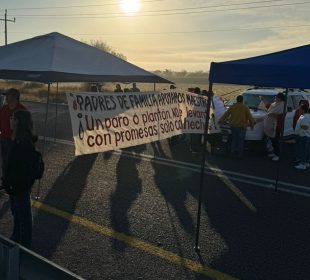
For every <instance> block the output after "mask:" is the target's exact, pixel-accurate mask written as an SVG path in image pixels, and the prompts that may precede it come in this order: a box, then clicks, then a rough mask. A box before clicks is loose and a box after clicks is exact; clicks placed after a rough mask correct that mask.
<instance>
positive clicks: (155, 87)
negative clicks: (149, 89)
mask: <svg viewBox="0 0 310 280" xmlns="http://www.w3.org/2000/svg"><path fill="white" fill-rule="evenodd" d="M154 91H156V84H155V83H154Z"/></svg>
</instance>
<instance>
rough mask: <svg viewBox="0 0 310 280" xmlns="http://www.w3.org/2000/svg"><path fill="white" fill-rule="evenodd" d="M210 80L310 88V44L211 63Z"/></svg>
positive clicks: (213, 81)
mask: <svg viewBox="0 0 310 280" xmlns="http://www.w3.org/2000/svg"><path fill="white" fill-rule="evenodd" d="M209 81H210V82H212V83H227V84H239V85H256V86H266V87H282V88H310V45H305V46H301V47H297V48H293V49H288V50H284V51H280V52H275V53H270V54H266V55H261V56H256V57H251V58H246V59H240V60H232V61H226V62H219V63H215V62H212V63H211V68H210V75H209Z"/></svg>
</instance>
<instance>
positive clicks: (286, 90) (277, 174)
mask: <svg viewBox="0 0 310 280" xmlns="http://www.w3.org/2000/svg"><path fill="white" fill-rule="evenodd" d="M287 98H288V88H286V89H285V100H284V109H283V114H282V116H283V117H282V120H281V122H282V123H281V131H280V138H279V160H278V164H277V173H276V182H275V186H274V190H275V192H277V191H278V183H279V176H280V165H281V161H282V148H283V132H284V124H285V116H286V106H287Z"/></svg>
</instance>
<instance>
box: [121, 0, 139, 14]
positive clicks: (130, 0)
mask: <svg viewBox="0 0 310 280" xmlns="http://www.w3.org/2000/svg"><path fill="white" fill-rule="evenodd" d="M119 4H120V6H121V8H122V10H123V12H124V13H125V14H134V13H136V12H138V11H139V9H140V4H141V3H140V0H120V2H119Z"/></svg>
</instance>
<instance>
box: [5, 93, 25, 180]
mask: <svg viewBox="0 0 310 280" xmlns="http://www.w3.org/2000/svg"><path fill="white" fill-rule="evenodd" d="M3 95H5V100H6V104H5V105H3V106H2V107H1V109H0V142H1V155H2V162H1V164H2V176H3V174H4V173H5V170H6V168H7V161H8V153H9V149H10V145H11V142H12V140H11V138H12V129H11V126H10V120H11V118H12V116H13V114H14V112H16V111H19V110H26V108H25V107H24V106H23V105H22V104H21V103H20V102H19V97H20V92H19V91H18V90H17V89H15V88H10V89H8V90H7V91H6V92H4V93H3ZM1 105H2V104H1Z"/></svg>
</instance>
